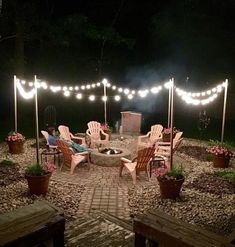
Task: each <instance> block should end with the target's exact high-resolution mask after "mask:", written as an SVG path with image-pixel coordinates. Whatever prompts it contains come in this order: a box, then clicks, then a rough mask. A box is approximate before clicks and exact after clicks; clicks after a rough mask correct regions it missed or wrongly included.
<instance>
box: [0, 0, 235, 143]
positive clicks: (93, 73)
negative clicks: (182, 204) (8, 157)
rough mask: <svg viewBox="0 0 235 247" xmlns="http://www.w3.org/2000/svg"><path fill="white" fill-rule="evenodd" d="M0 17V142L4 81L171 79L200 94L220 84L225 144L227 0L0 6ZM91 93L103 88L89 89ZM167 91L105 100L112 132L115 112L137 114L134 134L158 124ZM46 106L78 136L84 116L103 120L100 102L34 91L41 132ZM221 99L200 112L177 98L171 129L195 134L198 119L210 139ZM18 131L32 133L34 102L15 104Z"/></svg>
mask: <svg viewBox="0 0 235 247" xmlns="http://www.w3.org/2000/svg"><path fill="white" fill-rule="evenodd" d="M2 2H3V3H2V9H1V16H0V64H1V66H0V104H1V110H0V120H1V121H0V124H1V126H0V130H1V131H0V132H1V133H0V136H1V137H2V139H3V137H4V136H5V135H6V134H7V133H8V132H9V131H10V130H11V129H13V128H14V119H13V117H14V111H13V109H14V105H13V75H14V74H16V75H17V76H18V77H20V78H26V79H27V80H33V76H34V75H35V74H36V75H37V76H38V77H39V78H42V79H44V80H46V81H48V82H50V83H52V84H53V83H60V84H65V83H66V85H77V84H80V85H81V84H83V82H87V83H88V82H97V81H99V80H101V79H102V78H104V77H106V78H108V79H109V80H110V81H111V82H113V83H114V84H116V85H118V86H125V87H131V88H134V89H138V88H140V87H148V86H149V87H150V86H151V85H153V84H154V83H156V82H159V84H161V83H162V82H165V81H167V80H169V78H171V77H174V78H175V83H176V85H177V86H178V87H182V88H184V89H185V90H189V91H190V90H192V91H203V90H205V89H208V88H211V87H214V86H215V85H217V84H218V83H221V82H222V81H223V80H225V79H226V78H228V80H229V90H228V91H229V93H228V111H227V121H226V128H225V137H226V139H227V140H233V139H234V134H233V131H232V129H233V124H234V122H233V121H234V118H235V116H234V109H233V106H234V99H233V98H234V97H233V96H234V78H235V70H234V57H235V29H234V21H235V17H234V11H235V1H233V0H227V1H221V0H220V1H219V0H208V1H203V0H179V1H173V0H172V1H170V0H164V1H157V0H148V1H134V0H118V1H117V0H116V1H114V0H96V1H95V0H94V1H91V0H90V1H89V0H84V1H79V0H78V1H69V0H67V1H60V3H59V1H52V0H41V1H40V0H31V1H29V0H28V1H20V0H19V1H14V0H8V1H4V0H3V1H2ZM94 93H95V94H96V95H98V94H100V95H101V94H102V90H100V91H95V92H94ZM167 98H168V96H167V92H166V91H164V92H161V93H160V94H159V95H158V96H157V97H149V98H147V99H144V100H143V99H136V100H134V101H133V103H130V102H128V101H127V100H123V101H122V102H120V103H115V102H111V101H110V102H109V103H108V122H109V124H110V125H111V126H114V124H115V122H116V121H118V120H120V111H124V110H133V111H138V112H141V113H142V115H143V122H142V123H143V124H142V131H144V132H145V131H147V129H149V127H150V125H151V124H153V123H162V124H164V126H166V124H167ZM48 105H54V106H55V107H56V111H57V125H59V124H62V123H63V124H66V125H69V126H70V127H71V129H72V130H73V131H75V132H84V131H85V130H86V123H87V122H88V121H89V120H98V121H101V122H103V121H104V120H103V104H102V102H101V101H96V102H94V103H91V102H88V100H86V99H84V100H82V101H81V102H78V101H77V100H76V99H75V98H74V97H71V98H70V99H66V98H64V97H63V96H62V95H61V94H58V95H57V96H52V94H51V93H49V92H42V93H40V94H39V120H40V129H43V128H44V124H45V123H44V122H45V121H44V109H45V107H46V106H48ZM222 107H223V94H221V95H220V97H219V98H218V99H217V100H216V101H215V102H214V103H213V104H211V105H208V106H206V107H199V106H196V107H195V106H191V105H185V104H184V103H183V102H181V101H180V100H179V99H178V98H177V96H176V102H175V123H174V125H175V126H176V127H178V128H180V129H182V130H183V131H184V134H185V135H186V136H190V137H198V136H199V131H198V126H197V123H198V114H199V112H200V111H202V110H206V111H207V114H208V116H209V117H210V119H211V121H210V125H209V127H208V130H207V131H206V132H205V135H204V138H212V139H215V138H219V136H220V129H221V117H222ZM18 110H19V121H18V122H19V131H20V132H23V134H25V135H26V136H32V135H34V131H35V127H34V126H35V124H34V104H33V101H32V100H29V101H25V100H24V99H21V98H19V105H18Z"/></svg>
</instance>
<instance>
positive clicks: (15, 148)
mask: <svg viewBox="0 0 235 247" xmlns="http://www.w3.org/2000/svg"><path fill="white" fill-rule="evenodd" d="M6 142H7V144H8V147H9V152H10V153H11V154H20V153H23V152H24V142H25V137H24V136H23V135H22V134H20V133H19V132H14V131H11V132H9V133H8V136H7V138H6Z"/></svg>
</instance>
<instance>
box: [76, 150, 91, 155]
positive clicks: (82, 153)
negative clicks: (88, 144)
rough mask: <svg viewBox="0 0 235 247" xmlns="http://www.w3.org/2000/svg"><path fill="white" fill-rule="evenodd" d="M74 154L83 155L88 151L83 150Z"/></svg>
mask: <svg viewBox="0 0 235 247" xmlns="http://www.w3.org/2000/svg"><path fill="white" fill-rule="evenodd" d="M76 154H80V155H84V154H89V152H88V151H84V152H79V153H76Z"/></svg>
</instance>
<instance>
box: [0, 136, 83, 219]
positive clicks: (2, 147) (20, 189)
mask: <svg viewBox="0 0 235 247" xmlns="http://www.w3.org/2000/svg"><path fill="white" fill-rule="evenodd" d="M34 143H35V141H34V140H27V141H26V143H25V145H24V149H25V152H24V153H23V154H19V155H17V154H14V155H11V154H9V153H8V148H7V145H6V144H5V143H0V154H1V155H0V157H1V159H10V160H12V161H14V162H16V163H17V164H16V165H15V166H12V167H0V195H1V200H0V213H4V212H8V211H11V210H14V209H16V208H18V207H23V206H25V205H28V204H32V203H33V202H34V201H35V200H45V199H46V200H48V201H49V202H51V203H53V204H55V205H56V206H58V207H60V208H62V209H63V210H64V213H65V217H66V219H67V220H72V219H75V218H77V209H78V206H79V203H80V199H81V195H82V193H83V191H84V190H85V187H84V186H82V185H77V184H76V185H74V184H69V183H62V182H55V181H53V180H51V181H50V186H49V191H48V193H47V195H46V196H45V197H43V196H35V195H30V194H29V192H28V185H27V182H26V180H25V179H24V175H23V174H24V169H25V167H26V166H27V165H28V164H29V163H33V162H35V157H36V150H35V148H34V147H33V146H35V145H33V144H34ZM6 173H8V175H7V176H6Z"/></svg>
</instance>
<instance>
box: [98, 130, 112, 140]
mask: <svg viewBox="0 0 235 247" xmlns="http://www.w3.org/2000/svg"><path fill="white" fill-rule="evenodd" d="M103 131H104V133H106V134H108V135H109V141H110V139H111V133H112V132H111V130H103ZM100 136H101V140H105V135H103V134H102V133H100Z"/></svg>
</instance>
